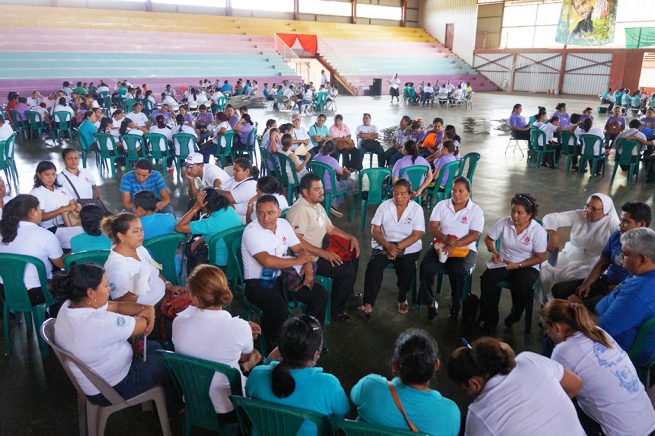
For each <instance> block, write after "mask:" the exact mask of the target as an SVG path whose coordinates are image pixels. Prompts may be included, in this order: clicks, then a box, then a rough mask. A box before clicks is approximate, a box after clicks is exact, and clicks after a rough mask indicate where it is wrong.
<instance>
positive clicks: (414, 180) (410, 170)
mask: <svg viewBox="0 0 655 436" xmlns="http://www.w3.org/2000/svg"><path fill="white" fill-rule="evenodd" d="M429 169H430V168H428V167H426V166H424V165H412V166H410V167H406V168H403V169H402V170H400V172H399V173H398V178H399V179H401V178H403V176H404V175H405V174H407V177H408V178H409V183H411V184H412V190H413V191H414V190H416V189H418V188H419V187H420V186H421V181H422V180H423V178H424V177H425V176H426V174H427V173H428V170H429ZM414 201H416V202H417V203H418V204H421V199H420V197H414Z"/></svg>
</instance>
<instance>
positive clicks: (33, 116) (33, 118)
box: [25, 111, 45, 130]
mask: <svg viewBox="0 0 655 436" xmlns="http://www.w3.org/2000/svg"><path fill="white" fill-rule="evenodd" d="M25 115H27V118H28V119H29V120H30V128H31V129H32V130H38V129H43V127H45V126H44V124H43V117H41V114H40V113H38V112H36V111H27V112H25Z"/></svg>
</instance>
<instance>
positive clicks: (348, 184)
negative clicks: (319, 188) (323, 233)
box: [325, 179, 355, 213]
mask: <svg viewBox="0 0 655 436" xmlns="http://www.w3.org/2000/svg"><path fill="white" fill-rule="evenodd" d="M337 191H347V192H348V194H347V195H348V196H349V197H352V195H353V193H354V192H355V184H354V183H353V182H352V180H350V179H348V180H337ZM325 192H326V193H328V194H331V193H332V188H330V189H326V190H325ZM343 200H344V197H343V195H342V196H340V197H332V204H331V206H334V207H339V205H340V204H341V203H343ZM329 212H330V211H328V213H329Z"/></svg>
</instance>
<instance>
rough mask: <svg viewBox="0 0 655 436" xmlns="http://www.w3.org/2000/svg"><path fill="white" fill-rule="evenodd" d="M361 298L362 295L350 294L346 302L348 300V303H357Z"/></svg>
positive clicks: (357, 293)
mask: <svg viewBox="0 0 655 436" xmlns="http://www.w3.org/2000/svg"><path fill="white" fill-rule="evenodd" d="M361 298H362V294H360V293H359V292H355V293H353V294H351V295H350V297H348V300H350V301H359V300H360V299H361Z"/></svg>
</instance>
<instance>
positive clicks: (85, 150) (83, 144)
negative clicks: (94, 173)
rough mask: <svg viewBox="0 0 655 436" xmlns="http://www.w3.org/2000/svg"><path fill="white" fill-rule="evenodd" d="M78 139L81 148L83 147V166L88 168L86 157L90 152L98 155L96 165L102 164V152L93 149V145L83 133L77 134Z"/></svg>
mask: <svg viewBox="0 0 655 436" xmlns="http://www.w3.org/2000/svg"><path fill="white" fill-rule="evenodd" d="M77 139H78V141H80V148H81V149H82V167H84V168H86V159H87V157H88V154H89V153H95V155H96V165H97V166H99V165H100V154H99V152H98V151H94V150H91V145H92V144H89V143H87V142H86V139H85V138H84V136H83V135H79V134H78V135H77Z"/></svg>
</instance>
